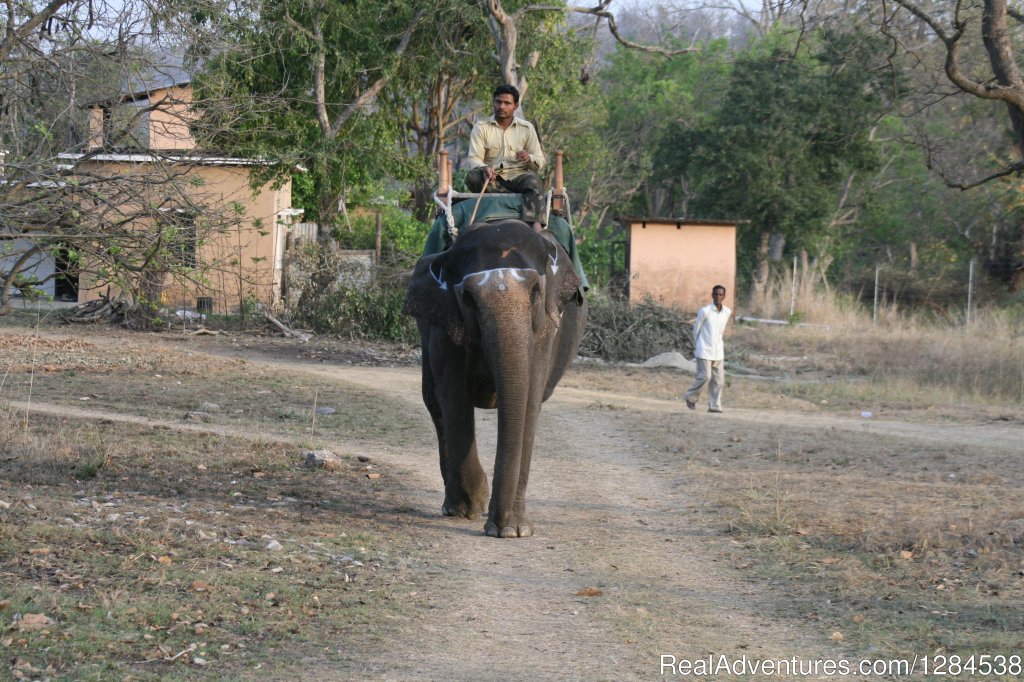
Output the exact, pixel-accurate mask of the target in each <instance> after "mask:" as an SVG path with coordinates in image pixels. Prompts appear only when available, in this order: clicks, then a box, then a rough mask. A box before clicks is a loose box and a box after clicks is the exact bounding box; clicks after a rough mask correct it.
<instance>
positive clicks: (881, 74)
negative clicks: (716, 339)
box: [661, 30, 892, 270]
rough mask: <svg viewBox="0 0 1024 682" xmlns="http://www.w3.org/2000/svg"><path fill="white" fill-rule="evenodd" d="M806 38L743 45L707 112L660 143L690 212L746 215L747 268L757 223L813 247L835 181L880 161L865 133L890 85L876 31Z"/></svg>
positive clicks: (821, 235)
mask: <svg viewBox="0 0 1024 682" xmlns="http://www.w3.org/2000/svg"><path fill="white" fill-rule="evenodd" d="M815 38H816V39H814V40H808V41H807V42H806V43H804V44H803V45H798V46H792V47H790V46H786V45H784V43H785V40H782V39H780V38H778V37H775V36H770V37H769V39H768V40H767V41H766V42H765V43H761V44H756V45H755V46H753V47H752V48H750V49H749V50H748V51H747V52H745V53H744V54H742V55H741V56H740V57H739V58H738V59H737V60H736V62H735V64H734V66H733V68H732V71H731V73H730V74H729V79H728V82H727V83H726V90H725V92H724V95H723V96H722V98H721V100H720V103H719V105H718V107H717V108H716V109H715V110H714V111H713V112H712V113H711V115H710V116H709V117H707V118H706V119H705V120H703V121H701V120H698V121H686V120H683V121H679V122H677V123H675V124H674V125H673V126H672V129H671V131H670V132H669V133H668V135H667V137H666V139H667V141H668V143H667V144H666V145H663V148H664V149H671V150H672V151H673V154H671V155H669V156H667V157H666V156H663V157H662V158H661V163H662V164H663V165H664V166H665V167H666V168H668V169H671V170H672V171H674V174H677V175H682V176H685V177H687V178H689V179H690V180H691V182H692V184H693V186H694V188H695V195H694V198H693V203H692V207H691V211H692V213H693V214H695V215H699V216H701V217H706V218H723V219H748V220H750V221H751V222H750V224H749V226H746V227H744V226H741V230H740V234H739V239H740V259H741V261H744V262H746V264H747V266H748V267H749V264H750V262H751V260H752V258H753V256H754V252H755V249H756V246H757V239H758V236H759V235H760V234H761V233H763V232H771V233H778V234H781V235H784V236H785V237H787V239H788V242H789V243H790V244H791V245H792V246H794V247H799V248H807V249H808V250H810V251H811V252H812V253H817V252H818V250H817V247H818V246H819V245H820V242H821V241H822V240H823V239H825V238H826V237H827V236H828V235H829V230H830V227H831V222H832V217H833V212H834V210H835V206H836V203H837V197H838V196H839V194H840V189H841V186H842V184H843V183H844V182H845V181H847V179H848V178H849V177H850V176H851V174H852V175H856V174H859V173H865V172H868V171H870V170H872V169H874V168H876V167H877V166H878V164H879V161H878V152H877V145H873V144H872V143H871V141H870V138H869V133H870V128H871V126H872V124H874V123H875V122H876V121H877V119H878V118H879V117H880V116H881V115H882V114H883V112H884V111H885V110H886V108H887V107H888V106H889V103H890V100H891V93H892V88H891V85H892V77H891V74H889V73H887V72H886V71H885V70H883V69H882V68H880V67H881V65H883V64H884V58H883V55H884V52H883V51H882V49H881V45H880V41H879V39H878V38H873V37H872V36H869V35H866V34H863V33H861V32H856V31H852V32H849V33H837V32H832V31H829V30H825V31H821V32H820V33H818V34H816V36H815ZM779 43H783V45H780V44H779ZM743 269H745V268H742V267H741V270H743Z"/></svg>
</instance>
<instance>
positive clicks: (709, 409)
mask: <svg viewBox="0 0 1024 682" xmlns="http://www.w3.org/2000/svg"><path fill="white" fill-rule="evenodd" d="M708 412H714V413H716V414H721V412H722V411H721V410H713V409H711V408H708Z"/></svg>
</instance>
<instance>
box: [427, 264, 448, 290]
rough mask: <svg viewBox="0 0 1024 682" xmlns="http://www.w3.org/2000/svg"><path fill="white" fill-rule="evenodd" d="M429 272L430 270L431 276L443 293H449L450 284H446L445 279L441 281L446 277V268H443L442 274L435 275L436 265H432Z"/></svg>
mask: <svg viewBox="0 0 1024 682" xmlns="http://www.w3.org/2000/svg"><path fill="white" fill-rule="evenodd" d="M429 270H430V276H431V277H433V278H434V281H435V282H437V286H438V287H439V288H440V289H441V291H448V282H445V281H444V280H443V279H441V277H442V276H443V275H444V268H441V272H440V273H438V274H435V273H434V264H433V263H431V264H430V268H429Z"/></svg>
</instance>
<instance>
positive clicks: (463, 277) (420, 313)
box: [404, 220, 586, 538]
mask: <svg viewBox="0 0 1024 682" xmlns="http://www.w3.org/2000/svg"><path fill="white" fill-rule="evenodd" d="M579 284H580V280H579V277H578V276H577V275H576V273H575V272H574V271H573V268H572V263H571V262H570V260H569V256H568V255H567V254H566V252H565V249H563V248H562V247H561V246H560V245H559V244H558V243H557V242H556V241H555V239H554V237H553V236H552V235H551V234H550V233H549V232H547V231H544V232H542V233H540V234H537V233H535V232H534V231H533V229H532V228H530V227H529V226H527V225H526V224H525V223H522V222H520V221H518V220H505V221H500V222H494V223H481V224H478V225H474V226H473V227H471V228H469V229H468V230H463V232H462V234H461V235H460V236H459V238H458V239H457V240H456V241H455V243H454V245H453V246H452V247H451V248H450V249H448V250H447V251H444V252H443V253H439V254H435V255H430V256H424V257H423V258H421V259H420V260H419V262H418V263H417V264H416V268H415V270H414V272H413V275H412V279H411V280H410V282H409V291H408V293H407V295H406V299H405V306H404V312H406V313H408V314H410V315H412V316H413V317H415V318H416V322H417V324H418V326H419V330H420V335H421V337H422V342H423V402H424V403H426V406H427V410H428V411H429V412H430V417H431V419H432V420H433V422H434V428H435V429H436V430H437V441H438V451H439V454H440V459H441V476H442V478H443V479H444V490H445V495H444V505H443V507H442V511H443V513H444V514H445V515H448V516H464V517H466V518H470V519H474V518H478V517H479V515H480V514H481V513H482V512H483V511H484V502H485V501H486V500H487V478H486V475H485V474H484V471H483V468H482V467H481V466H480V460H479V458H478V456H477V448H476V434H475V423H474V422H475V420H474V409H475V408H478V407H479V408H487V409H494V408H497V410H498V445H497V453H496V457H495V460H494V481H493V492H492V494H491V498H490V504H489V505H488V508H487V522H486V524H485V526H484V531H485V532H486V533H487V535H490V536H494V537H503V538H505V537H526V536H529V535H532V534H533V526H532V525H531V524H530V521H529V519H528V518H527V515H526V483H527V479H528V478H529V474H530V460H531V457H532V455H533V442H534V436H535V434H536V431H537V419H538V416H539V415H540V406H541V403H542V402H543V401H545V400H547V399H548V397H549V396H550V395H551V393H552V391H554V388H555V385H556V384H557V383H558V380H559V379H561V378H562V374H563V373H564V372H565V369H566V368H567V367H568V365H569V363H570V362H571V361H572V359H573V358H574V357H575V356H576V348H577V346H578V345H579V341H580V337H581V336H582V334H583V324H584V321H585V319H586V302H585V301H584V300H582V299H581V298H579V294H578V287H579Z"/></svg>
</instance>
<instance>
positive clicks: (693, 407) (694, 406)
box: [686, 400, 697, 410]
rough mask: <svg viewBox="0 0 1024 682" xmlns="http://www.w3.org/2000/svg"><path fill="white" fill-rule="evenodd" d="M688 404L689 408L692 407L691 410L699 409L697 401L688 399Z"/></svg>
mask: <svg viewBox="0 0 1024 682" xmlns="http://www.w3.org/2000/svg"><path fill="white" fill-rule="evenodd" d="M686 406H687V407H688V408H690V409H691V410H696V409H697V403H695V402H693V401H692V400H687V401H686Z"/></svg>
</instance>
